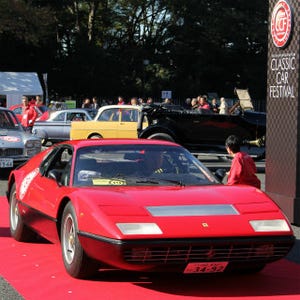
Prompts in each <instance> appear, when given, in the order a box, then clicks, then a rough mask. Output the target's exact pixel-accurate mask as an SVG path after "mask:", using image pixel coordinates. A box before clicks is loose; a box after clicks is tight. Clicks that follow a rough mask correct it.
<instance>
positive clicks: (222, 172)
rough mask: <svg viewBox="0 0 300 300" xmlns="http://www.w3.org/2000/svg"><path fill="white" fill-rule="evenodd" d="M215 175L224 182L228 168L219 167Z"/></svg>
mask: <svg viewBox="0 0 300 300" xmlns="http://www.w3.org/2000/svg"><path fill="white" fill-rule="evenodd" d="M215 176H216V177H217V179H218V180H219V181H220V182H222V181H223V179H224V177H225V176H226V169H217V170H216V172H215Z"/></svg>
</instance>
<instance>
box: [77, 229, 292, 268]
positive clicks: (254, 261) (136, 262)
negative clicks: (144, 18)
mask: <svg viewBox="0 0 300 300" xmlns="http://www.w3.org/2000/svg"><path fill="white" fill-rule="evenodd" d="M79 238H80V242H81V244H82V246H83V248H84V250H85V252H86V253H87V254H88V255H89V256H90V257H92V258H94V259H96V260H98V261H100V262H102V263H106V264H108V265H110V266H113V267H117V268H120V269H126V270H136V271H146V270H148V271H151V270H153V271H154V270H178V271H183V270H184V269H185V267H186V266H187V264H188V263H190V262H197V263H199V262H224V261H226V262H228V263H229V268H231V269H234V268H241V269H243V268H247V267H248V266H249V267H251V266H254V265H264V264H266V263H270V262H273V261H276V260H279V259H281V258H283V257H285V256H286V255H287V254H288V252H289V251H290V249H291V247H292V246H293V244H294V240H295V238H294V237H293V236H275V237H273V236H268V237H236V238H231V237H230V238H218V239H216V238H213V239H201V238H198V239H171V240H170V239H155V240H149V239H148V240H147V239H143V240H126V241H124V240H114V239H107V238H102V237H97V236H93V235H90V234H86V233H82V232H81V233H80V234H79Z"/></svg>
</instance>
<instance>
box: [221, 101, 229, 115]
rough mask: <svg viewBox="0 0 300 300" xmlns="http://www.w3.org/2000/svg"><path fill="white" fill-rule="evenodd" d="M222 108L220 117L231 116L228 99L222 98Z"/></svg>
mask: <svg viewBox="0 0 300 300" xmlns="http://www.w3.org/2000/svg"><path fill="white" fill-rule="evenodd" d="M220 102H221V103H220V107H219V114H220V115H228V114H229V108H228V104H227V102H226V99H225V98H224V97H222V98H221V99H220Z"/></svg>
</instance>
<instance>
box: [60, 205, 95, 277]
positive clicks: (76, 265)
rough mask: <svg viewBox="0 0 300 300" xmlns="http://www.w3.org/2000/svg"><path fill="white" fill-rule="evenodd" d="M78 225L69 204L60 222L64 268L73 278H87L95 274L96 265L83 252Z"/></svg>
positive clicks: (73, 210) (72, 208) (71, 206)
mask: <svg viewBox="0 0 300 300" xmlns="http://www.w3.org/2000/svg"><path fill="white" fill-rule="evenodd" d="M77 233H78V223H77V217H76V213H75V209H74V207H73V205H72V203H71V202H69V203H68V204H67V205H66V207H65V209H64V212H63V216H62V222H61V250H62V257H63V261H64V265H65V268H66V270H67V272H68V273H69V274H70V275H71V276H72V277H74V278H81V279H83V278H88V277H91V276H92V275H94V274H95V272H96V271H97V269H98V268H99V266H98V264H97V263H95V262H94V261H93V260H92V259H90V258H89V257H88V256H87V255H86V254H85V252H84V250H83V248H82V246H81V244H80V241H79V239H78V234H77Z"/></svg>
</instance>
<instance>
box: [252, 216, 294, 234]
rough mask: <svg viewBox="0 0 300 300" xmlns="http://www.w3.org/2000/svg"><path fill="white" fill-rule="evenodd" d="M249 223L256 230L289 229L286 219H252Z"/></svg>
mask: <svg viewBox="0 0 300 300" xmlns="http://www.w3.org/2000/svg"><path fill="white" fill-rule="evenodd" d="M250 225H251V226H252V228H253V229H254V231H256V232H272V231H290V227H289V225H288V223H287V222H286V220H280V219H279V220H253V221H250Z"/></svg>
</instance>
